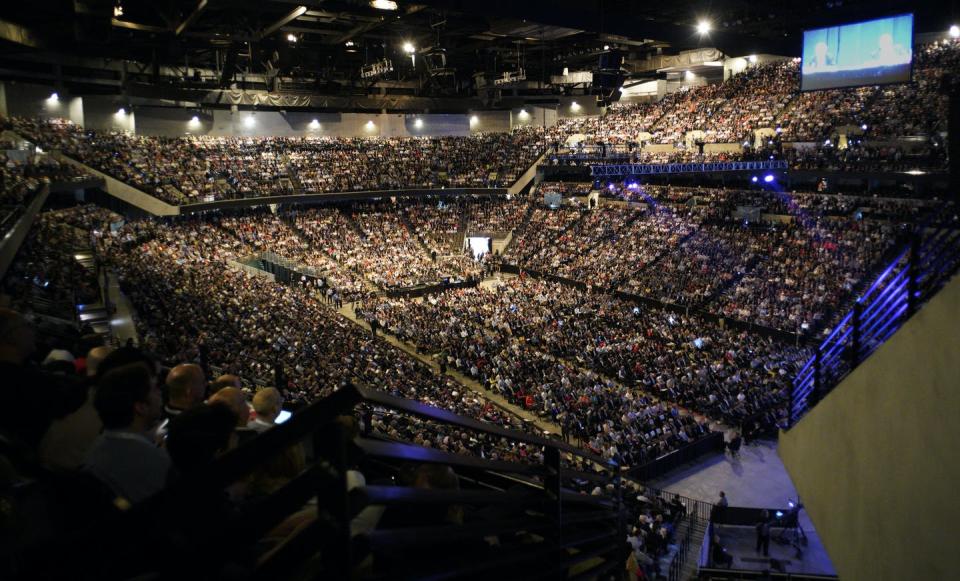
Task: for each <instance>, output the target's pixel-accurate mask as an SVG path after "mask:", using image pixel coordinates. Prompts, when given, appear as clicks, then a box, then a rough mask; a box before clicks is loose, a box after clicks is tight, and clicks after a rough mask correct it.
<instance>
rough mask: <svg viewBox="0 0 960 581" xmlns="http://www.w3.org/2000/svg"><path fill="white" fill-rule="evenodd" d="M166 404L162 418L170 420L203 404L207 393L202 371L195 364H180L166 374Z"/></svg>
mask: <svg viewBox="0 0 960 581" xmlns="http://www.w3.org/2000/svg"><path fill="white" fill-rule="evenodd" d="M166 386H167V403H166V404H165V405H164V406H163V415H164V418H166V419H170V418H173V417H174V416H177V415H179V414H181V413H183V412H184V411H186V410H188V409H191V408H193V407H196V406H198V405H200V404H201V403H203V398H204V396H205V395H206V392H207V384H206V378H205V377H204V374H203V369H202V368H201V367H200V366H199V365H197V364H195V363H181V364H180V365H177V366H176V367H174V368H173V369H171V370H170V373H168V374H167V381H166Z"/></svg>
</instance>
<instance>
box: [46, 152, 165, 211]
mask: <svg viewBox="0 0 960 581" xmlns="http://www.w3.org/2000/svg"><path fill="white" fill-rule="evenodd" d="M56 157H57V159H59V160H61V161H63V162H64V163H69V164H71V165H76V166H78V167H81V168H83V170H84V171H86V172H87V173H90V174H93V175H95V176H97V177H100V178H103V181H104V185H103V189H104V190H105V191H106V192H107V193H108V194H110V195H111V196H113V197H115V198H117V199H118V200H121V201H123V202H126V203H127V204H130V205H131V206H134V207H136V208H139V209H141V210H143V211H144V212H148V213H150V214H153V215H154V216H176V215H177V214H179V213H180V208H179V207H178V206H171V205H170V204H168V203H166V202H163V201H161V200H159V199H157V198H155V197H153V196H151V195H148V194H146V193H145V192H143V191H141V190H138V189H137V188H135V187H133V186H130V185H127V184H125V183H124V182H121V181H120V180H117V179H116V178H113V177H111V176H109V175H107V174H105V173H103V172H101V171H98V170H95V169H93V168H91V167H89V166H87V165H84V164H82V163H80V162H79V161H77V160H75V159H73V158H70V157H67V156H65V155H62V154H59V153H57V154H56Z"/></svg>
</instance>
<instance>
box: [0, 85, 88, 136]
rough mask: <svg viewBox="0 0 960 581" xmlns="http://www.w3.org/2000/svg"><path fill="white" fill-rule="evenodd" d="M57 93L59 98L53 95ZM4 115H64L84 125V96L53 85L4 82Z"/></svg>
mask: <svg viewBox="0 0 960 581" xmlns="http://www.w3.org/2000/svg"><path fill="white" fill-rule="evenodd" d="M53 93H57V98H56V99H54V98H52V97H51V95H53ZM2 101H3V102H4V106H3V109H0V112H2V113H3V114H4V115H9V116H11V117H40V118H42V119H50V118H53V117H62V118H64V119H69V120H71V121H73V122H74V123H77V124H79V125H83V98H82V97H77V96H72V95H68V94H66V93H64V92H63V91H62V90H61V91H57V89H55V88H53V87H44V86H41V85H31V84H27V83H15V82H10V81H7V82H5V83H3V99H2Z"/></svg>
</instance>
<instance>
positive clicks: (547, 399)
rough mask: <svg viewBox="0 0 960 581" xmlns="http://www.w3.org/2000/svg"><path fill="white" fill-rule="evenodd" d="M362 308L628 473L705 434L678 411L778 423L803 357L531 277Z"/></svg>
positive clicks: (733, 421) (695, 321)
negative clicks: (566, 428)
mask: <svg viewBox="0 0 960 581" xmlns="http://www.w3.org/2000/svg"><path fill="white" fill-rule="evenodd" d="M358 312H359V314H360V315H361V316H362V317H364V318H367V319H369V320H376V321H377V322H378V325H380V326H382V327H383V328H385V329H387V330H389V331H390V332H392V333H394V334H395V335H397V336H398V337H400V338H402V339H405V340H409V341H411V342H413V343H415V344H416V345H417V346H418V347H420V348H421V349H423V350H425V351H427V352H429V353H432V354H436V355H437V356H438V357H441V358H444V359H445V360H446V362H447V363H448V364H449V365H451V366H453V367H456V368H457V369H459V370H461V371H462V372H463V373H464V374H465V375H467V376H469V377H472V378H474V379H476V380H477V381H479V382H480V383H482V384H484V385H486V386H487V387H488V389H490V390H492V391H494V392H497V393H499V394H501V395H503V396H504V397H507V398H508V399H509V400H511V401H513V402H514V403H516V404H517V405H520V406H523V407H526V408H528V409H533V410H536V411H538V412H541V413H544V414H546V415H548V416H550V417H551V418H552V419H554V421H556V422H557V423H558V424H562V425H566V426H569V429H570V430H571V433H573V434H575V435H577V436H578V437H581V438H582V439H583V440H584V441H586V442H588V445H589V447H590V448H591V449H593V450H594V451H596V452H597V453H603V454H605V455H607V456H608V457H610V458H612V459H614V460H616V461H618V462H620V463H623V464H626V465H631V466H632V465H638V464H642V463H644V462H647V461H650V460H653V459H655V458H657V457H659V456H661V455H662V454H664V453H666V452H668V451H670V450H672V449H675V448H676V447H678V446H682V445H684V444H686V443H689V442H692V441H693V440H695V439H697V438H698V437H699V436H701V435H703V434H705V433H706V430H705V426H704V425H702V423H701V422H699V421H697V419H695V416H692V415H690V414H688V413H687V412H686V411H681V409H680V408H679V407H677V405H679V406H682V407H685V408H687V409H689V410H693V411H696V412H698V413H700V414H705V415H706V416H707V417H710V418H716V419H719V420H722V421H724V422H726V423H728V425H739V424H741V423H745V422H748V421H756V422H759V423H761V424H762V425H763V427H765V428H769V427H771V426H773V425H775V424H776V422H777V421H778V420H779V419H780V418H779V417H778V413H780V407H782V404H783V403H784V402H785V401H786V399H785V398H786V394H787V391H788V388H789V385H790V378H791V377H792V372H793V371H794V370H795V369H794V368H795V364H796V363H797V362H798V361H800V360H801V358H802V356H803V354H804V350H803V349H793V348H790V347H787V346H784V345H782V344H780V343H778V342H776V341H773V340H769V339H763V338H761V337H760V336H756V335H752V334H749V333H746V332H740V331H732V330H725V329H723V328H722V327H721V326H718V325H717V324H715V323H711V322H708V321H707V320H705V319H701V318H698V317H695V316H686V315H681V314H677V313H674V312H672V311H668V310H660V309H652V308H646V307H639V306H637V305H636V304H635V303H633V302H629V301H625V300H620V299H616V298H614V297H612V296H611V295H607V294H603V293H588V292H584V291H579V290H576V289H574V288H572V287H570V286H567V285H563V284H560V283H551V282H546V281H542V280H535V279H531V278H530V277H525V276H521V277H518V278H514V279H510V280H508V281H506V282H504V283H503V284H502V285H500V286H498V287H495V288H492V289H485V288H473V289H457V290H451V291H447V292H443V293H440V294H435V295H431V296H429V297H427V298H426V299H424V300H422V301H420V300H411V299H402V298H397V299H384V300H371V301H367V302H365V303H364V304H363V306H362V307H361V309H360V310H359V311H358Z"/></svg>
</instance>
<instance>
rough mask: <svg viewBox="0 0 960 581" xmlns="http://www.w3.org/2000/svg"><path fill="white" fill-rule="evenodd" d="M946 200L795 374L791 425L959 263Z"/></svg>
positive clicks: (959, 238)
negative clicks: (945, 203)
mask: <svg viewBox="0 0 960 581" xmlns="http://www.w3.org/2000/svg"><path fill="white" fill-rule="evenodd" d="M955 212H956V208H955V207H954V206H953V205H952V204H947V205H945V206H944V207H943V208H941V209H940V211H938V212H934V213H932V214H931V215H929V216H928V217H927V218H926V219H925V220H924V221H923V222H922V223H921V224H920V225H918V226H916V227H915V228H914V230H913V231H912V233H911V234H910V237H909V241H908V242H907V243H906V244H905V245H904V246H903V247H902V248H901V249H899V250H898V251H897V252H896V253H895V255H896V258H894V259H893V260H892V261H891V262H890V263H889V264H888V265H887V266H886V267H885V268H884V269H883V270H882V272H881V273H880V275H879V276H878V277H877V278H876V280H874V281H873V283H872V284H871V285H870V287H869V288H867V289H866V290H865V291H864V292H863V294H862V295H861V296H860V297H859V298H857V300H856V302H855V303H854V305H853V309H852V310H851V311H850V312H849V313H847V315H846V316H844V317H843V318H842V319H841V320H840V322H839V323H837V324H836V326H835V327H834V328H833V330H832V331H831V332H830V334H829V335H828V336H827V338H826V339H824V340H823V342H821V343H820V345H818V346H817V348H816V349H815V351H814V354H813V355H812V356H811V357H810V359H809V360H808V361H807V362H806V363H805V364H804V365H803V367H801V369H800V372H799V373H797V375H796V376H795V377H794V380H793V389H792V390H791V394H790V407H789V410H788V411H789V417H788V423H787V425H786V426H785V429H790V428H791V427H793V426H794V425H796V423H797V422H798V421H799V420H800V419H801V418H802V417H803V416H804V414H806V413H807V411H809V410H810V408H812V407H813V406H815V405H816V404H817V402H818V401H819V400H821V399H822V398H823V397H824V396H825V395H826V394H827V393H829V392H830V391H831V390H832V389H833V388H834V387H836V386H837V385H838V384H839V383H840V381H842V380H843V378H844V377H846V376H847V375H848V374H849V373H850V372H851V371H853V369H854V368H856V367H857V366H858V365H859V364H860V363H862V362H863V361H864V360H865V359H866V358H867V357H869V356H870V355H871V354H872V353H873V352H874V351H876V350H877V349H878V348H879V347H880V345H882V344H883V343H884V342H885V341H886V340H887V339H889V338H890V337H891V336H893V334H894V333H895V332H896V331H897V330H898V329H899V328H900V327H901V326H902V325H903V324H904V323H905V322H906V320H907V319H909V318H910V317H911V316H912V315H913V314H914V313H915V312H916V311H917V309H918V308H919V307H920V305H922V304H923V303H924V302H926V301H927V300H929V299H930V298H931V297H932V296H933V295H934V294H936V293H937V291H939V290H940V288H941V287H942V286H943V285H944V284H946V283H947V281H948V280H949V279H950V278H951V277H952V276H953V274H954V273H955V272H956V271H957V269H958V268H960V220H958V217H957V215H956V213H955Z"/></svg>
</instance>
